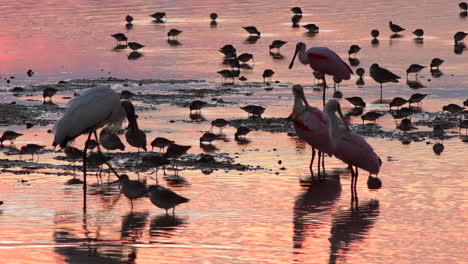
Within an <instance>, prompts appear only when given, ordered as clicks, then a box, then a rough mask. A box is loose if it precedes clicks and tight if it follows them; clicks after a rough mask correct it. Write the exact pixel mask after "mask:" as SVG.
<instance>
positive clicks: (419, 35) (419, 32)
mask: <svg viewBox="0 0 468 264" xmlns="http://www.w3.org/2000/svg"><path fill="white" fill-rule="evenodd" d="M413 34H414V35H415V36H416V38H417V39H422V38H423V36H424V30H423V29H421V28H418V29H416V30H415V31H413Z"/></svg>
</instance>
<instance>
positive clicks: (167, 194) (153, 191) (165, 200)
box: [149, 185, 190, 214]
mask: <svg viewBox="0 0 468 264" xmlns="http://www.w3.org/2000/svg"><path fill="white" fill-rule="evenodd" d="M149 197H150V200H151V202H152V203H153V204H154V205H156V206H157V207H159V208H162V209H164V210H166V214H167V210H169V209H171V208H172V214H175V212H174V211H175V207H176V206H177V205H179V204H182V203H187V202H189V201H190V199H187V198H185V197H183V196H181V195H178V194H177V193H175V192H173V191H171V190H170V189H168V188H164V187H162V186H161V185H151V186H150V187H149Z"/></svg>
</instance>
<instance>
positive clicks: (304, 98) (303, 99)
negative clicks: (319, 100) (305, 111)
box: [299, 92, 310, 108]
mask: <svg viewBox="0 0 468 264" xmlns="http://www.w3.org/2000/svg"><path fill="white" fill-rule="evenodd" d="M299 96H300V97H301V99H302V102H304V104H305V106H306V107H307V108H309V107H310V105H309V102H307V99H306V97H305V94H304V93H303V92H302V93H301V94H300V95H299Z"/></svg>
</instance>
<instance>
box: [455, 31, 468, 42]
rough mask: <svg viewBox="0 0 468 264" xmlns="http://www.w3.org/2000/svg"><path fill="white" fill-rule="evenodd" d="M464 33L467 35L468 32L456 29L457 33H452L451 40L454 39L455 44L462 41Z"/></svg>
mask: <svg viewBox="0 0 468 264" xmlns="http://www.w3.org/2000/svg"><path fill="white" fill-rule="evenodd" d="M466 35H468V33H465V32H463V31H458V32H457V33H455V35H453V40H454V41H455V45H456V44H459V43H460V42H462V41H463V39H465V37H466Z"/></svg>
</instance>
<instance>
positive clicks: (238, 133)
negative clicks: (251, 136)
mask: <svg viewBox="0 0 468 264" xmlns="http://www.w3.org/2000/svg"><path fill="white" fill-rule="evenodd" d="M250 131H251V130H250V128H248V127H245V126H240V127H238V128H237V131H236V133H235V134H234V138H235V139H239V138H241V137H243V138H245V136H246V135H247V134H248V133H250Z"/></svg>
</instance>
